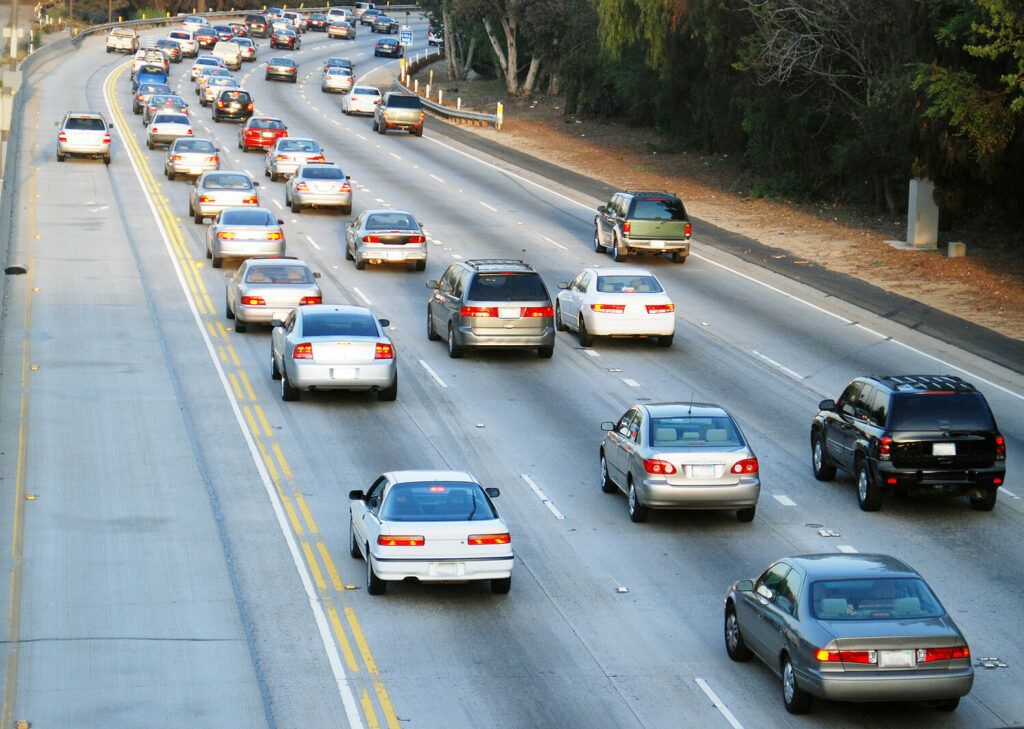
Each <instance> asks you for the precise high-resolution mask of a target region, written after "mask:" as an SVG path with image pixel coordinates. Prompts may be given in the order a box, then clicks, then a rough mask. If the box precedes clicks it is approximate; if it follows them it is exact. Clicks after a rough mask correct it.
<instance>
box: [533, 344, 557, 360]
mask: <svg viewBox="0 0 1024 729" xmlns="http://www.w3.org/2000/svg"><path fill="white" fill-rule="evenodd" d="M554 353H555V345H553V344H548V345H545V346H543V347H537V356H538V357H539V358H540V359H551V357H552V355H554Z"/></svg>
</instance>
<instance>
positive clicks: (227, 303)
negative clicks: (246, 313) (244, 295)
mask: <svg viewBox="0 0 1024 729" xmlns="http://www.w3.org/2000/svg"><path fill="white" fill-rule="evenodd" d="M224 317H225V318H227V319H234V318H235V312H233V311H231V299H229V298H228V295H227V294H224Z"/></svg>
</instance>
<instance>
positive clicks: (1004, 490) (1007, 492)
mask: <svg viewBox="0 0 1024 729" xmlns="http://www.w3.org/2000/svg"><path fill="white" fill-rule="evenodd" d="M999 491H1000V492H1002V493H1004V494H1006V495H1007V496H1009V497H1010V498H1011V499H1019V498H1020V497H1019V496H1017V494H1015V493H1013V492H1012V491H1010V489H1004V488H1000V489H999Z"/></svg>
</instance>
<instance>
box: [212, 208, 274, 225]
mask: <svg viewBox="0 0 1024 729" xmlns="http://www.w3.org/2000/svg"><path fill="white" fill-rule="evenodd" d="M220 222H221V223H223V224H224V225H277V220H275V219H274V216H273V215H271V214H270V213H269V212H267V211H266V210H229V211H227V212H224V213H223V214H222V215H221V216H220Z"/></svg>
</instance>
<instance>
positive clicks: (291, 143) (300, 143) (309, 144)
mask: <svg viewBox="0 0 1024 729" xmlns="http://www.w3.org/2000/svg"><path fill="white" fill-rule="evenodd" d="M277 149H278V151H279V152H319V151H320V147H318V146H317V143H316V142H314V141H313V140H311V139H286V140H284V141H283V142H281V143H280V144H279V145H278V147H277Z"/></svg>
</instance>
